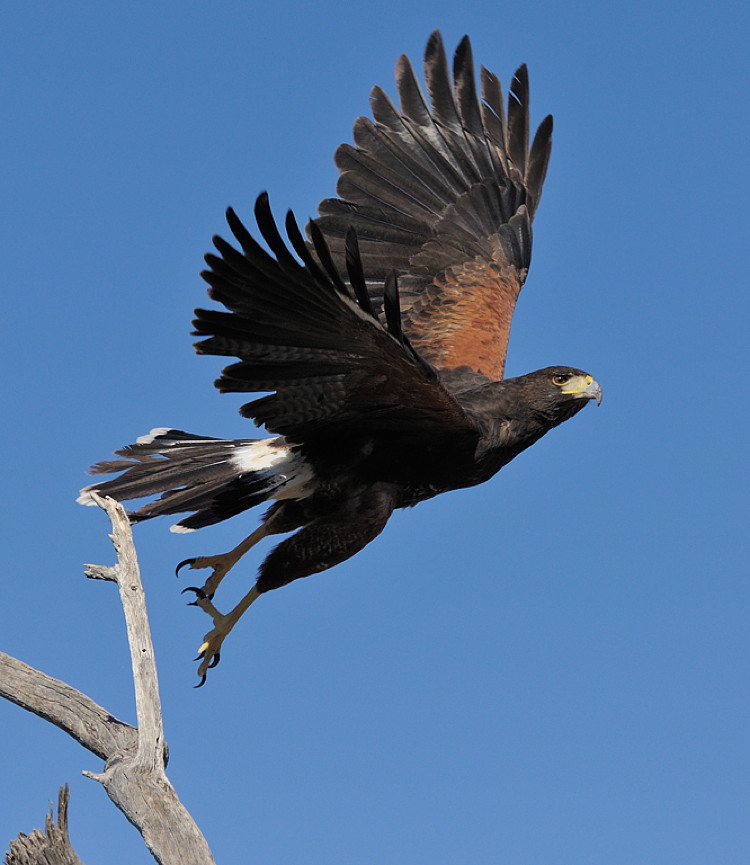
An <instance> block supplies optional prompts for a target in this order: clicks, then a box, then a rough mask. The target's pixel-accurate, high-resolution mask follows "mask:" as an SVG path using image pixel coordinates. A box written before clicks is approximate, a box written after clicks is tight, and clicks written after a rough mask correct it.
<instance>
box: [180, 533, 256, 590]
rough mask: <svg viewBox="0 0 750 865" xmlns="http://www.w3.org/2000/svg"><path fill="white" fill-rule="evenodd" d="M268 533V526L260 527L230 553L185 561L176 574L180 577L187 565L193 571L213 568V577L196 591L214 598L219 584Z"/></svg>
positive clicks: (181, 563)
mask: <svg viewBox="0 0 750 865" xmlns="http://www.w3.org/2000/svg"><path fill="white" fill-rule="evenodd" d="M268 533H269V532H268V529H267V528H266V525H265V524H263V525H260V526H258V528H257V529H256V530H255V531H254V532H253V533H252V534H251V535H248V537H246V538H245V540H244V541H242V543H240V544H238V545H237V546H236V547H235V548H234V549H233V550H230V551H229V552H228V553H222V554H221V555H219V556H198V557H197V558H195V559H185V560H184V561H182V562H180V564H179V565H177V567H176V569H175V574H176V575H177V576H178V577H179V575H180V570H181V569H182V568H184V567H185V566H186V565H188V566H189V567H190V568H191V570H201V569H202V568H211V571H212V573H211V576H210V577H209V578H208V579H207V580H206V582H205V583H204V584H203V587H202V588H201V589H200V590H198V589H194V591H195V593H196V595H198V596H199V597H200V596H201V595H204V596H206V597H208V598H212V597H213V595H214V593H215V592H216V589H218V587H219V583H220V582H221V581H222V580H223V579H224V577H225V576H226V575H227V574H228V573H229V571H231V570H232V568H233V567H234V566H235V565H236V564H237V562H239V560H240V559H241V558H242V557H243V556H244V555H245V553H246V552H247V551H248V550H250V549H252V548H253V547H254V546H255V545H256V544H257V543H258V541H260V540H262V539H263V538H265V537H266V536H267V535H268Z"/></svg>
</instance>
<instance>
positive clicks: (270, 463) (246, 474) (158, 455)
mask: <svg viewBox="0 0 750 865" xmlns="http://www.w3.org/2000/svg"><path fill="white" fill-rule="evenodd" d="M115 455H116V456H119V457H124V459H120V460H106V461H103V462H100V463H96V465H94V466H92V467H91V470H90V473H91V474H112V473H114V472H122V474H121V475H120V477H117V478H113V479H112V480H108V481H103V482H101V483H95V484H91V485H90V486H87V487H85V488H84V489H83V490H81V495H80V496H79V498H78V501H79V502H80V503H81V504H93V503H94V502H93V499H92V497H91V493H97V494H99V495H104V496H111V497H112V498H113V499H116V500H117V501H129V500H131V499H139V498H143V497H146V496H152V495H157V494H158V495H159V498H157V499H156V500H155V501H153V502H149V503H148V504H146V505H143V507H141V508H139V509H138V510H136V511H134V512H132V513H130V520H131V522H134V523H135V522H140V521H141V520H148V519H152V518H153V517H158V516H162V515H166V514H177V513H184V512H192V513H191V514H190V516H187V517H184V518H183V519H181V520H180V521H179V522H178V523H177V524H176V525H174V526H172V530H173V531H178V532H186V531H192V530H194V529H198V528H202V527H203V526H209V525H212V524H214V523H218V522H221V521H222V520H225V519H228V518H229V517H233V516H235V515H236V514H239V513H241V512H242V511H245V510H248V509H249V508H252V507H254V506H255V505H258V504H260V503H261V502H264V501H266V500H267V499H270V498H304V497H305V496H306V495H308V494H309V492H310V491H311V490H310V486H311V482H312V479H313V473H312V470H311V469H310V467H309V466H308V465H307V463H306V462H305V460H304V458H303V457H302V456H301V455H300V454H299V453H298V452H296V451H295V449H294V448H293V447H291V446H290V445H288V444H287V443H286V441H285V440H284V438H283V437H281V436H279V437H277V438H272V439H217V438H207V437H205V436H197V435H193V434H192V433H186V432H183V431H182V430H173V429H166V428H159V429H154V430H152V431H151V432H150V433H149V434H148V435H146V436H141V437H140V438H139V439H138V440H137V441H136V442H135V444H132V445H128V446H127V447H124V448H122V449H121V450H118V451H115Z"/></svg>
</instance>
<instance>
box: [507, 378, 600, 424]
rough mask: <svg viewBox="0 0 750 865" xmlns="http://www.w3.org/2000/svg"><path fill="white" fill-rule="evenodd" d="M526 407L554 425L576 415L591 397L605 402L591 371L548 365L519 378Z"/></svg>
mask: <svg viewBox="0 0 750 865" xmlns="http://www.w3.org/2000/svg"><path fill="white" fill-rule="evenodd" d="M517 381H518V383H519V384H520V385H521V387H522V389H523V392H524V397H525V402H526V404H527V406H528V407H529V408H530V409H531V410H532V411H534V412H535V413H538V414H541V415H543V416H545V417H546V418H547V419H548V420H549V421H551V422H552V423H553V424H555V425H556V424H558V423H562V422H563V421H564V420H567V419H568V418H569V417H572V416H573V415H574V414H577V413H578V412H579V411H580V410H581V409H582V408H583V407H584V406H585V405H586V404H587V403H588V402H589V400H592V399H595V400H596V403H597V405H598V404H599V403H600V402H601V401H602V389H601V387H600V386H599V383H598V382H597V381H596V380H595V379H594V377H593V376H591V375H589V373H587V372H584V371H583V370H582V369H575V368H574V367H571V366H548V367H546V368H545V369H538V370H537V371H536V372H532V373H529V374H528V375H524V376H521V377H520V378H519V379H517Z"/></svg>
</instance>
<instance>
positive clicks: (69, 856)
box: [5, 784, 83, 865]
mask: <svg viewBox="0 0 750 865" xmlns="http://www.w3.org/2000/svg"><path fill="white" fill-rule="evenodd" d="M69 798H70V796H69V794H68V785H67V784H66V785H65V786H64V787H60V793H59V795H58V797H57V825H55V820H54V816H53V813H52V808H50V809H49V814H47V819H46V820H45V825H44V832H41V831H40V830H39V829H34V831H33V832H32V833H31V835H19V836H18V838H17V839H16V840H15V841H11V842H10V850H9V851H8V853H7V854H6V855H5V865H83V863H82V862H81V860H80V859H79V858H78V856H77V855H76V852H75V850H74V849H73V848H72V847H71V845H70V838H68V800H69Z"/></svg>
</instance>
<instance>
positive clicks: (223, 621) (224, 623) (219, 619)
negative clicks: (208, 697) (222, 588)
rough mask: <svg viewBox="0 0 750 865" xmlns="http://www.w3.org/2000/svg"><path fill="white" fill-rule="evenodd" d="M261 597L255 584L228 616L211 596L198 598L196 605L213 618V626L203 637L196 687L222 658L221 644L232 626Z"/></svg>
mask: <svg viewBox="0 0 750 865" xmlns="http://www.w3.org/2000/svg"><path fill="white" fill-rule="evenodd" d="M259 597H260V592H259V591H258V590H257V589H256V588H255V586H253V588H252V589H250V591H249V592H248V593H247V594H246V595H245V597H244V598H243V599H242V600H241V601H240V602H239V604H237V606H236V607H235V608H234V609H233V610H231V611H230V612H229V613H227V614H226V616H223V615H222V614H221V613H220V612H219V611H218V610H217V609H216V607H215V606H214V605H213V604H212V603H211V601H210V599H209V598H207V597H206V598H198V599H197V600H196V602H195V603H196V606H198V607H200V608H201V609H202V610H203V611H204V612H206V613H208V614H209V616H211V618H212V619H213V623H214V626H213V628H212V629H211V630H210V631H209V632H208V633H207V634H206V635H205V636H204V637H203V643H202V644H201V646H200V648H199V649H198V657H197V658H196V660H200V661H201V664H200V666H199V667H198V675H199V676H200V677H201V681H200V684H199V685H197V686H196V687H198V688H200V687H201V685H204V684H205V682H206V674H207V672H208V670H210V669H211V668H212V667H215V666H216V665H217V664H218V663H219V660H220V658H221V652H220V650H221V644H222V643H223V642H224V640H225V639H226V637H227V636H228V634H229V633H230V631H231V630H232V628H233V627H234V626H235V625H236V624H237V622H239V620H240V618H241V617H242V615H243V613H244V612H245V610H247V608H248V607H249V606H250V604H252V603H253V601H255V600H256V599H257V598H259Z"/></svg>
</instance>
